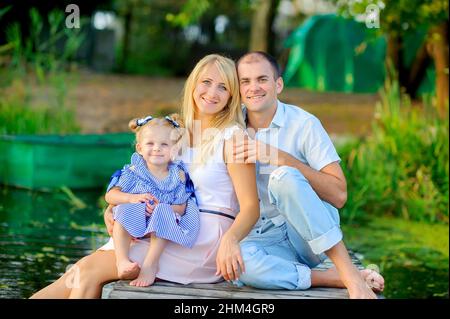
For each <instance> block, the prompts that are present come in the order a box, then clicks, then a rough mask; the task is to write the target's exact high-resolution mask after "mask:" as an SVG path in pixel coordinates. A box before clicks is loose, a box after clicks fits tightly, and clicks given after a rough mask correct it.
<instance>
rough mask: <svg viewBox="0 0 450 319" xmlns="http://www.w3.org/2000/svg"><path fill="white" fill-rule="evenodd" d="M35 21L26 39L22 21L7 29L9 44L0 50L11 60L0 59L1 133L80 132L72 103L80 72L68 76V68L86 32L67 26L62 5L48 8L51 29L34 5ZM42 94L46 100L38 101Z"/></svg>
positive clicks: (48, 20) (0, 55)
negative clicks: (73, 88)
mask: <svg viewBox="0 0 450 319" xmlns="http://www.w3.org/2000/svg"><path fill="white" fill-rule="evenodd" d="M0 15H1V12H0ZM30 22H31V26H30V32H29V36H28V37H27V38H24V36H23V34H22V28H21V25H20V24H19V23H17V22H16V23H12V24H10V25H9V26H8V27H7V28H6V30H5V36H6V39H7V42H8V43H7V45H4V46H2V50H0V58H3V61H6V64H4V65H2V64H1V63H0V134H68V133H77V132H79V126H78V124H77V123H76V116H75V110H74V109H73V107H71V105H68V102H67V95H68V91H69V89H70V87H71V86H72V85H73V84H74V82H75V80H76V75H71V76H69V72H68V68H69V66H71V65H72V64H70V61H71V59H73V57H74V55H75V53H76V51H77V50H78V48H79V47H80V45H81V42H82V41H83V39H84V35H83V34H81V32H80V29H68V28H66V27H65V25H64V13H63V12H62V11H61V10H59V11H58V10H55V11H52V12H50V13H49V15H48V17H47V22H48V28H47V29H46V28H44V25H45V21H44V19H43V18H42V17H41V16H40V14H39V12H38V11H37V10H36V9H35V8H32V9H31V10H30ZM1 61H2V59H0V62H1ZM36 97H37V99H36ZM39 97H40V98H41V100H42V101H41V102H37V101H36V100H39Z"/></svg>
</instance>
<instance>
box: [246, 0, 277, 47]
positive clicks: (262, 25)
mask: <svg viewBox="0 0 450 319" xmlns="http://www.w3.org/2000/svg"><path fill="white" fill-rule="evenodd" d="M273 7H274V0H258V1H256V3H255V7H254V9H253V18H252V28H251V33H250V47H249V50H250V51H264V52H267V50H268V49H269V43H268V39H269V31H270V28H271V27H272V23H271V21H270V17H271V14H272V11H273V10H274V8H273Z"/></svg>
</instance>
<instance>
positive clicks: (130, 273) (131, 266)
mask: <svg viewBox="0 0 450 319" xmlns="http://www.w3.org/2000/svg"><path fill="white" fill-rule="evenodd" d="M117 274H118V276H119V278H120V279H134V278H136V276H137V275H138V274H139V265H138V264H137V263H134V262H131V261H129V260H122V261H120V262H118V263H117Z"/></svg>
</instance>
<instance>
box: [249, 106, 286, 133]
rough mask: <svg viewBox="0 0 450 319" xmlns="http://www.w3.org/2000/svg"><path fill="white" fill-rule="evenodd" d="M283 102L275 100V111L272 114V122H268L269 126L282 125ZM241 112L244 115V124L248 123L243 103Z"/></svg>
mask: <svg viewBox="0 0 450 319" xmlns="http://www.w3.org/2000/svg"><path fill="white" fill-rule="evenodd" d="M284 113H285V110H284V104H283V103H281V102H280V101H279V100H277V110H276V111H275V115H274V116H273V119H272V122H270V125H269V127H274V126H278V127H283V126H284V122H285V120H284ZM242 114H243V115H244V121H245V126H247V124H248V114H247V108H246V107H245V105H244V104H242Z"/></svg>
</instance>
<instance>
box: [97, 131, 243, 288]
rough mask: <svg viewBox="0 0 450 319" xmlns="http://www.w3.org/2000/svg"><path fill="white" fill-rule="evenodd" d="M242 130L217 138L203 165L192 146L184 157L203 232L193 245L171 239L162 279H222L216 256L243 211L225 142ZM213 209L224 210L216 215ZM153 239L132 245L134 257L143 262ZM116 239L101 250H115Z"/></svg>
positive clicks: (161, 264)
mask: <svg viewBox="0 0 450 319" xmlns="http://www.w3.org/2000/svg"><path fill="white" fill-rule="evenodd" d="M237 130H240V129H239V128H238V127H237V126H233V127H230V128H227V129H225V130H224V131H223V132H222V133H221V134H220V138H217V140H216V145H215V146H216V147H214V152H213V155H212V156H211V157H210V159H209V160H208V162H207V163H206V164H203V165H193V164H192V162H193V160H195V157H196V150H195V149H192V148H188V149H186V150H185V152H184V154H183V155H182V156H181V158H180V159H181V160H182V161H183V162H184V163H185V164H186V166H187V167H188V170H189V175H190V177H191V179H192V181H193V182H194V186H195V194H196V197H197V200H198V207H199V208H200V211H201V212H200V231H199V235H198V238H197V241H196V243H195V244H194V246H193V247H192V248H187V247H183V246H181V245H178V244H175V243H173V242H168V244H167V246H166V248H165V250H164V252H163V253H162V255H161V258H160V260H159V271H158V273H157V274H156V276H157V277H158V278H160V279H163V280H167V281H172V282H177V283H181V284H189V283H214V282H218V281H221V280H222V277H221V276H216V275H215V273H216V255H217V250H218V248H219V244H220V240H221V238H222V236H223V235H224V234H225V232H226V231H227V230H228V229H229V228H230V226H231V224H232V223H233V219H232V218H230V217H227V216H232V217H235V216H236V214H237V213H238V212H239V204H238V201H237V197H236V193H235V191H234V188H233V183H232V181H231V178H230V175H229V174H228V171H227V167H226V165H225V163H224V160H223V144H224V141H225V140H227V139H229V138H231V137H232V135H233V133H234V132H235V131H237ZM202 210H203V211H213V212H221V213H223V214H222V215H220V214H214V213H211V212H202ZM149 245H150V242H149V240H145V239H143V240H136V241H134V242H133V243H132V244H131V248H130V259H131V260H132V261H135V262H137V263H139V265H142V263H143V261H144V258H145V256H146V254H147V251H148V249H149ZM113 249H114V243H113V240H112V238H110V240H109V242H108V243H107V244H105V245H104V246H102V247H101V248H99V250H113Z"/></svg>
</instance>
